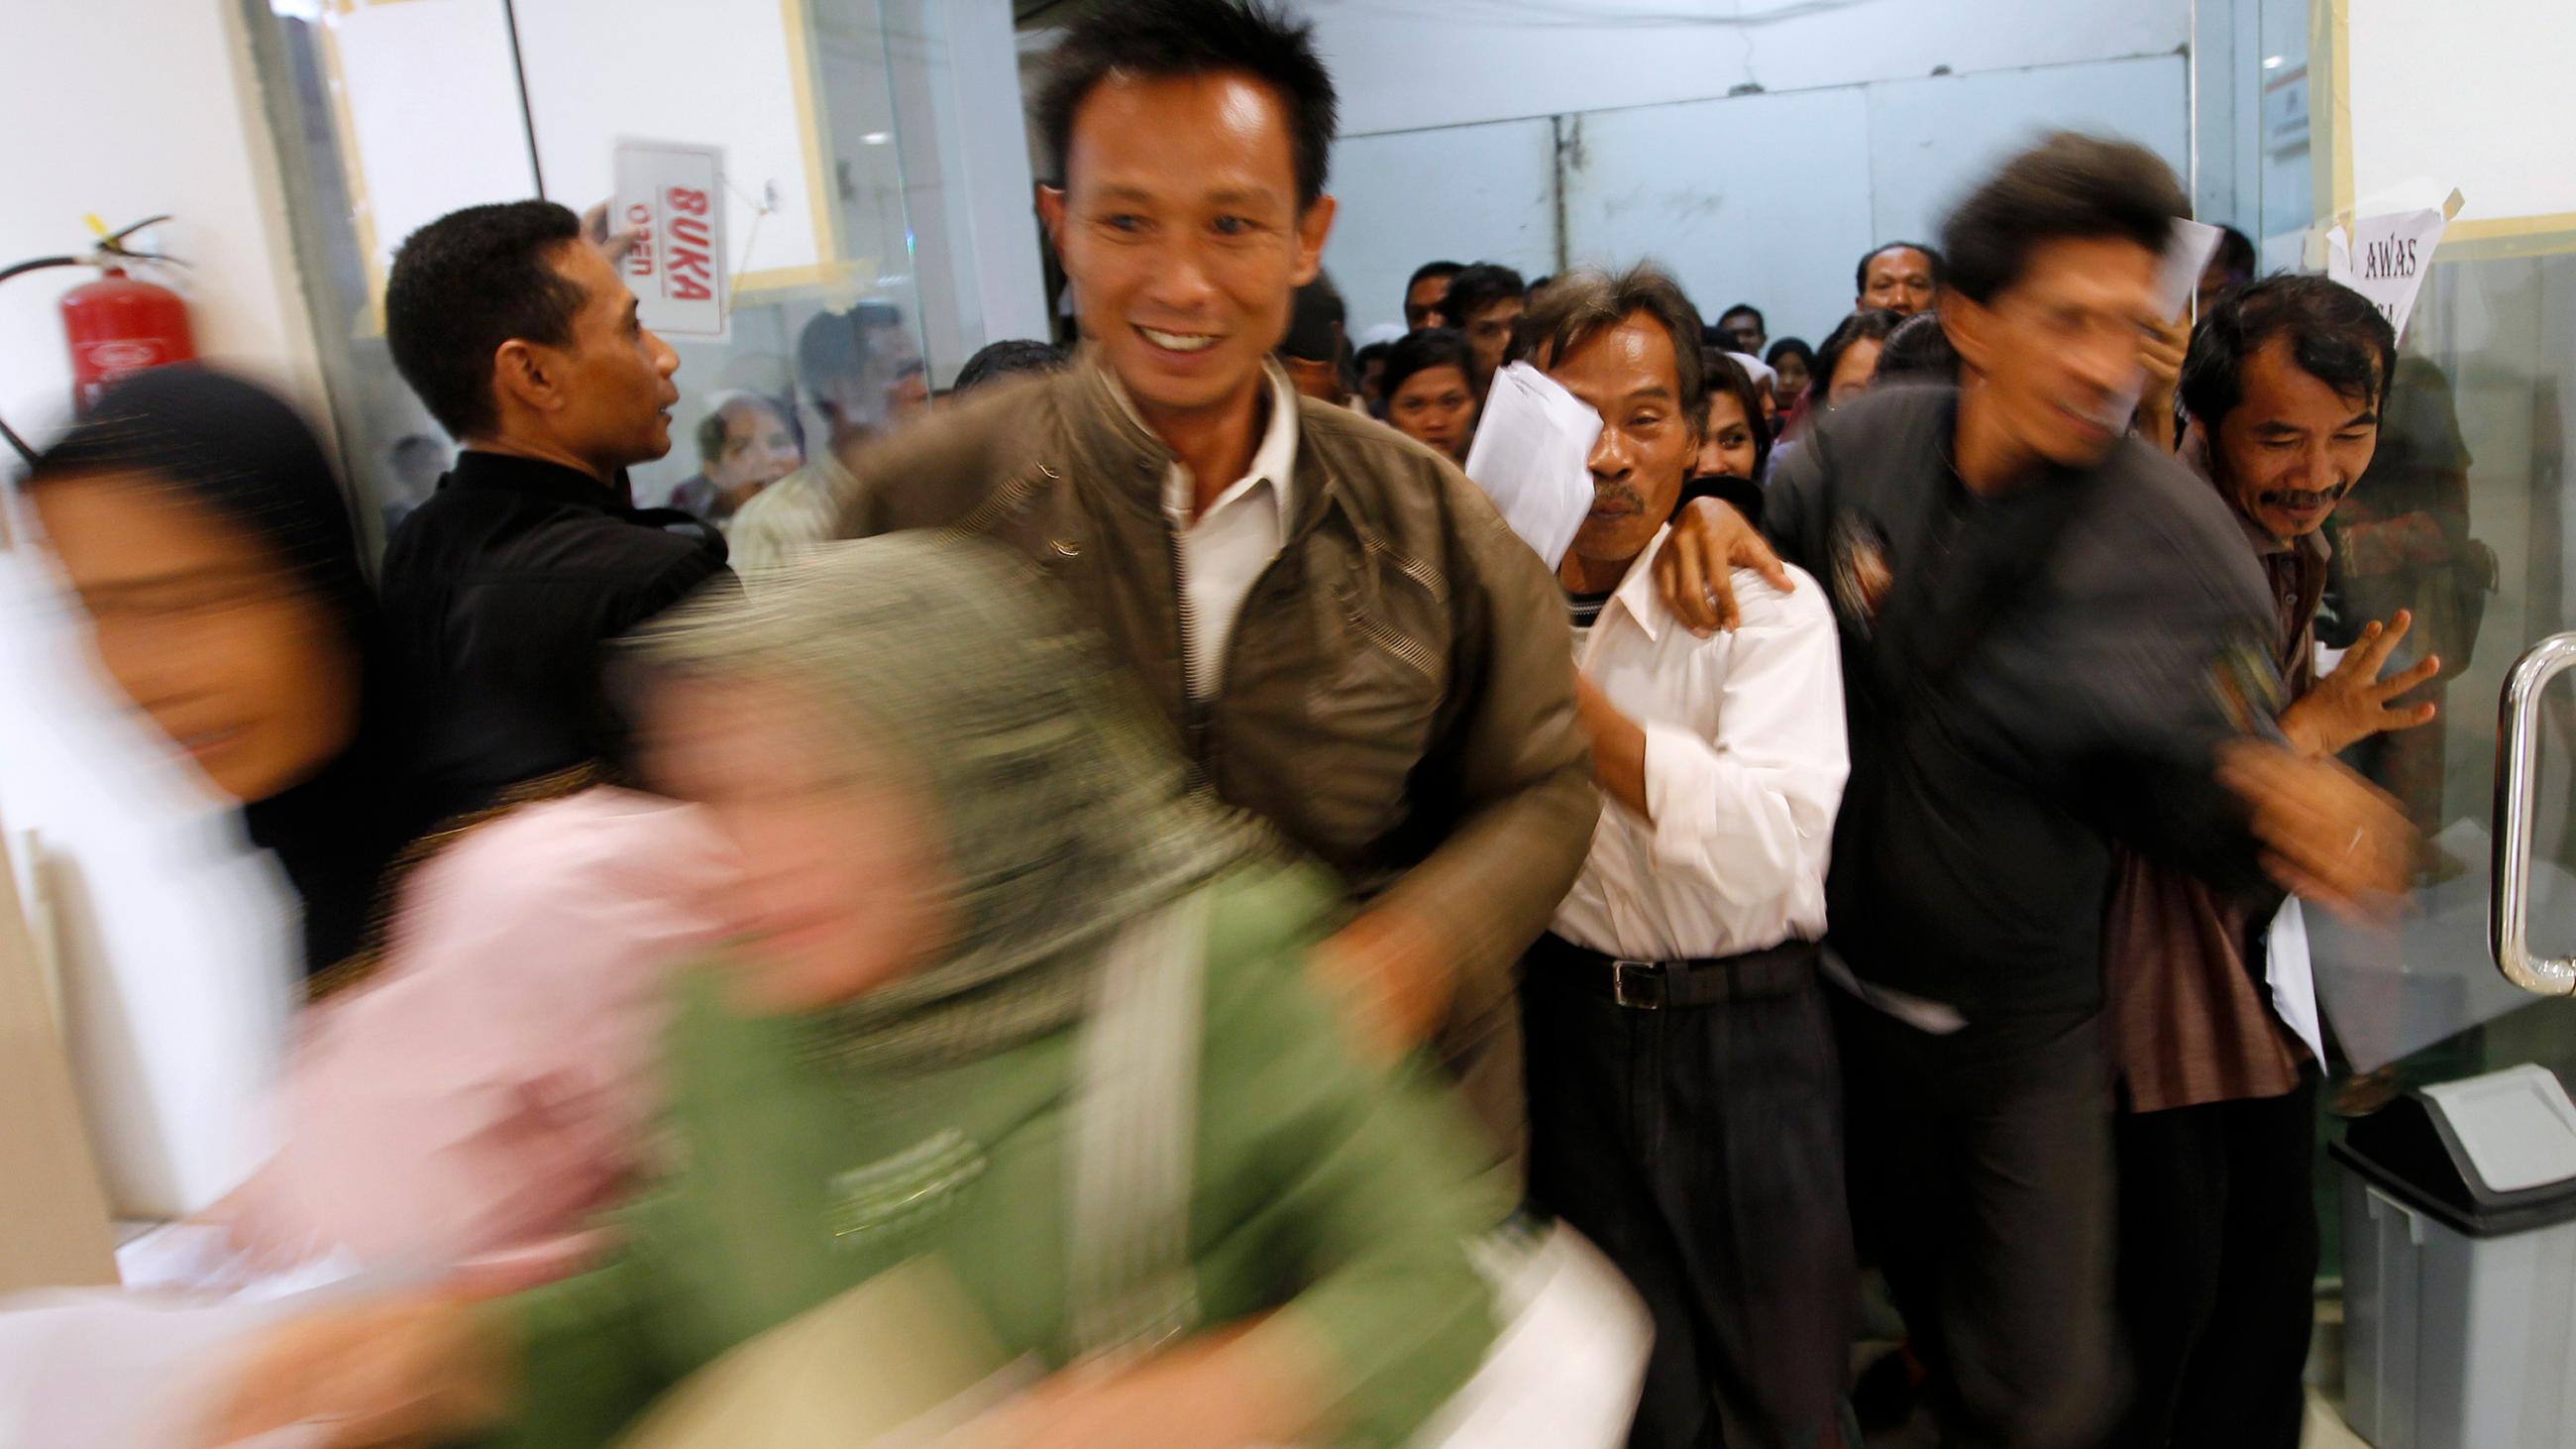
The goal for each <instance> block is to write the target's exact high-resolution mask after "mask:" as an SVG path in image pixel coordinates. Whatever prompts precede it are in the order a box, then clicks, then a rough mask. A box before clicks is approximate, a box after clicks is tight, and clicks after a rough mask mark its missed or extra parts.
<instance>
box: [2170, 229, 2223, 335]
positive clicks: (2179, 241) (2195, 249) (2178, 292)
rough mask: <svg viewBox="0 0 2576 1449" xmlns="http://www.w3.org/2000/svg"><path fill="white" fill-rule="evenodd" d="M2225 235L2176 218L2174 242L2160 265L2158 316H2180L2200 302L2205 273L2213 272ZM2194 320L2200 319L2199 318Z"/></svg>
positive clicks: (2172, 241) (2171, 242)
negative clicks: (2220, 243) (2215, 257)
mask: <svg viewBox="0 0 2576 1449" xmlns="http://www.w3.org/2000/svg"><path fill="white" fill-rule="evenodd" d="M2223 235H2225V233H2223V232H2221V231H2220V230H2219V229H2218V228H2217V227H2214V226H2211V225H2210V224H2209V223H2207V222H2205V221H2193V220H2192V219H2191V218H2189V217H2183V216H2178V217H2175V218H2174V223H2173V239H2172V240H2170V241H2168V242H2166V243H2165V253H2164V256H2163V257H2162V258H2160V259H2159V260H2158V261H2157V263H2156V306H2157V308H2158V309H2159V310H2158V312H2157V314H2156V315H2158V316H2160V317H2165V318H2174V317H2179V316H2181V315H2182V314H2183V309H2184V308H2185V307H2189V306H2193V305H2194V304H2196V303H2197V302H2198V301H2199V300H2200V277H2201V274H2202V273H2203V272H2206V271H2208V270H2209V259H2210V258H2211V257H2213V256H2215V255H2217V253H2218V239H2219V238H2220V237H2221V236H2223ZM2192 320H2193V321H2195V322H2197V321H2199V320H2200V319H2199V318H2198V317H2197V316H2195V317H2193V318H2192Z"/></svg>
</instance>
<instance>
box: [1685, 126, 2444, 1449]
mask: <svg viewBox="0 0 2576 1449" xmlns="http://www.w3.org/2000/svg"><path fill="white" fill-rule="evenodd" d="M2184 205H2185V203H2184V200H2183V196H2182V192H2181V188H2180V187H2179V185H2177V184H2176V182H2175V181H2174V179H2173V175H2172V172H2171V171H2170V170H2169V169H2168V168H2167V167H2166V166H2165V164H2164V163H2163V162H2162V161H2161V160H2158V159H2157V158H2156V157H2155V156H2154V155H2153V154H2151V153H2149V152H2147V151H2144V150H2142V149H2141V148H2138V147H2136V146H2131V145H2126V144H2121V143H2114V142H2107V141H2101V140H2096V139H2093V138H2089V137H2081V136H2073V135H2059V136H2056V137H2052V138H2051V139H2050V140H2048V141H2047V142H2045V143H2044V144H2042V145H2041V146H2039V147H2037V148H2036V149H2034V150H2032V151H2029V152H2026V153H2024V154H2023V155H2021V156H2018V157H2016V158H2014V159H2013V160H2011V161H2010V162H2008V163H2006V165H2005V166H2004V167H2003V169H2002V170H2001V171H1999V172H1998V173H1997V174H1996V175H1995V176H1994V177H1993V178H1992V179H1991V180H1989V181H1988V182H1987V183H1986V184H1985V185H1984V186H1982V187H1980V188H1979V189H1978V190H1977V191H1976V192H1975V193H1974V194H1972V195H1971V196H1970V197H1969V198H1968V199H1967V201H1965V202H1964V203H1963V204H1962V205H1961V207H1960V208H1959V210H1958V211H1957V212H1956V213H1954V214H1953V215H1952V217H1951V218H1950V221H1949V223H1948V224H1947V225H1946V226H1945V227H1944V229H1943V234H1942V250H1943V251H1944V252H1945V253H1946V255H1947V262H1948V271H1947V290H1946V291H1945V292H1944V294H1943V296H1944V300H1943V302H1942V305H1941V318H1942V322H1943V324H1944V326H1945V327H1946V328H1947V329H1948V331H1949V334H1950V338H1951V341H1952V342H1953V343H1954V344H1956V346H1957V348H1958V350H1959V354H1960V358H1961V360H1962V362H1963V364H1964V365H1965V367H1966V369H1968V370H1970V371H1971V372H1972V373H1973V375H1974V377H1975V379H1976V385H1975V386H1973V387H1971V388H1968V389H1965V390H1955V391H1954V390H1952V389H1949V388H1941V387H1899V388H1890V389H1886V390H1884V391H1883V392H1880V393H1875V394H1873V395H1871V396H1870V397H1868V398H1866V399H1864V400H1862V401H1861V402H1859V403H1857V404H1855V405H1853V406H1851V407H1848V408H1845V409H1843V410H1841V411H1840V412H1837V413H1836V414H1835V415H1834V416H1833V418H1831V419H1830V420H1828V421H1826V422H1824V423H1822V424H1820V425H1819V426H1818V427H1817V429H1816V431H1815V432H1814V434H1813V435H1812V436H1811V438H1810V441H1809V442H1808V444H1807V445H1806V446H1805V447H1803V448H1801V449H1800V450H1799V452H1798V455H1797V456H1796V457H1795V458H1793V459H1792V460H1790V461H1789V462H1788V463H1787V464H1785V465H1783V466H1782V468H1781V469H1780V470H1779V473H1778V476H1777V478H1776V479H1775V481H1774V482H1773V483H1772V485H1771V488H1770V490H1769V492H1768V494H1767V496H1766V497H1765V500H1764V505H1763V525H1764V527H1765V529H1766V530H1767V531H1768V532H1769V533H1770V535H1771V538H1772V540H1773V541H1774V542H1775V543H1776V544H1777V545H1778V546H1779V552H1780V554H1781V555H1782V556H1784V557H1785V558H1787V559H1788V560H1789V561H1790V562H1792V563H1795V564H1797V565H1799V566H1801V567H1802V568H1804V569H1806V570H1807V571H1808V572H1809V573H1811V574H1813V575H1814V576H1815V577H1816V578H1817V579H1818V580H1820V581H1821V583H1822V586H1823V587H1824V588H1825V589H1826V590H1827V592H1828V593H1829V594H1830V595H1831V596H1832V597H1831V602H1832V604H1833V607H1834V613H1835V617H1836V619H1837V620H1838V622H1839V623H1840V625H1841V631H1842V643H1843V674H1844V699H1845V704H1846V709H1847V716H1848V722H1849V726H1850V734H1851V750H1852V774H1851V781H1850V784H1849V786H1848V787H1847V788H1846V790H1845V792H1844V796H1843V807H1842V813H1841V815H1840V817H1839V818H1838V819H1837V821H1836V825H1835V835H1834V855H1833V868H1832V872H1831V875H1830V878H1829V881H1828V885H1827V893H1826V894H1827V904H1828V908H1829V911H1830V914H1831V925H1830V928H1829V932H1828V935H1827V938H1826V944H1827V947H1828V949H1829V951H1830V952H1831V953H1832V957H1833V959H1834V960H1836V961H1838V962H1839V963H1840V964H1841V968H1842V974H1843V976H1844V978H1845V979H1846V982H1847V984H1848V987H1849V998H1850V999H1848V1000H1847V1001H1846V1002H1845V1003H1844V1006H1845V1010H1844V1033H1843V1045H1844V1051H1843V1062H1844V1066H1845V1070H1846V1072H1847V1074H1848V1088H1849V1098H1848V1102H1849V1110H1848V1123H1849V1133H1850V1137H1851V1143H1852V1169H1853V1201H1854V1205H1855V1217H1856V1220H1857V1223H1858V1226H1859V1228H1860V1230H1861V1233H1862V1237H1863V1242H1864V1243H1865V1244H1867V1245H1869V1246H1872V1247H1874V1248H1875V1249H1876V1251H1877V1253H1878V1256H1879V1259H1880V1262H1881V1264H1882V1265H1883V1266H1884V1268H1885V1270H1886V1273H1887V1277H1888V1282H1889V1285H1890V1287H1891V1288H1892V1289H1893V1290H1894V1292H1895V1294H1896V1297H1897V1299H1898V1304H1899V1306H1900V1307H1901V1308H1902V1309H1903V1310H1904V1312H1905V1316H1906V1322H1907V1325H1908V1327H1909V1329H1910V1331H1911V1333H1912V1337H1913V1343H1914V1346H1915V1347H1916V1349H1917V1350H1918V1351H1919V1352H1920V1353H1921V1354H1922V1355H1923V1356H1924V1357H1925V1359H1926V1360H1927V1361H1928V1362H1929V1364H1930V1366H1931V1368H1932V1370H1933V1373H1934V1383H1933V1387H1934V1390H1935V1393H1936V1401H1937V1403H1938V1405H1939V1407H1940V1409H1941V1411H1942V1414H1943V1417H1944V1419H1945V1421H1946V1438H1945V1442H1949V1443H1958V1444H1972V1445H2016V1446H2030V1449H2042V1446H2064V1449H2076V1446H2093V1445H2098V1444H2099V1443H2101V1442H2102V1435H2103V1433H2104V1431H2105V1430H2106V1429H2107V1428H2108V1427H2109V1420H2110V1418H2111V1416H2112V1414H2113V1413H2114V1412H2115V1411H2116V1409H2117V1407H2118V1403H2119V1396H2118V1391H2117V1384H2118V1375H2117V1374H2116V1372H2115V1370H2114V1366H2113V1353H2112V1342H2113V1331H2112V1256H2111V1228H2112V1174H2111V1099H2110V1090H2109V1080H2108V1066H2107V1062H2106V1058H2105V1050H2104V1045H2103V1042H2102V1038H2101V1030H2100V1024H2099V1020H2098V1018H2099V1016H2100V1011H2101V1006H2102V982H2101V953H2102V917H2103V907H2104V902H2105V897H2106V894H2107V889H2108V885H2109V881H2110V875H2111V848H2112V844H2113V842H2114V841H2119V842H2123V843H2127V844H2130V845H2132V846H2134V847H2136V848H2137V849H2139V850H2140V851H2141V852H2143V853H2145V854H2147V855H2149V856H2151V857H2153V858H2157V859H2162V860H2169V861H2172V862H2175V863H2176V864H2178V865H2181V866H2183V867H2184V868H2186V869H2189V870H2192V871H2193V872H2195V873H2196V874H2199V875H2201V876H2202V877H2203V878H2206V879H2211V880H2214V881H2218V882H2221V883H2226V884H2238V885H2243V886H2251V885H2253V884H2255V883H2257V882H2259V881H2260V879H2261V871H2260V869H2259V868H2258V863H2259V866H2261V867H2269V868H2270V870H2271V871H2272V873H2273V874H2274V875H2275V876H2276V877H2278V878H2280V879H2282V880H2283V881H2284V883H2286V884H2289V885H2292V886H2294V887H2295V888H2297V889H2299V890H2300V892H2301V893H2302V894H2303V895H2309V896H2311V897H2312V898H2314V899H2317V900H2319V901H2321V902H2324V903H2329V904H2338V905H2352V904H2355V903H2357V902H2360V901H2362V900H2365V899H2367V898H2369V897H2371V896H2372V895H2373V894H2374V893H2393V892H2394V891H2396V890H2397V889H2398V888H2399V887H2400V885H2401V884H2402V881H2403V862H2404V860H2405V855H2406V851H2407V848H2408V842H2409V834H2408V832H2407V830H2406V828H2405V826H2404V822H2403V821H2402V820H2401V819H2400V818H2399V817H2398V816H2397V815H2396V813H2395V811H2394V810H2393V809H2392V808H2391V807H2390V805H2389V804H2388V802H2386V801H2385V800H2384V799H2383V798H2381V797H2379V796H2377V795H2376V794H2375V793H2374V792H2372V791H2371V790H2370V789H2369V788H2368V787H2367V786H2365V785H2363V784H2362V783H2361V782H2360V781H2359V780H2358V779H2357V778H2356V777H2354V776H2352V775H2351V773H2350V772H2349V771H2345V770H2343V769H2341V768H2340V767H2339V766H2336V765H2335V764H2333V763H2332V762H2331V761H2326V760H2319V759H2315V758H2312V757H2304V756H2301V755H2299V754H2296V753H2294V752H2293V751H2291V750H2290V749H2289V748H2287V747H2286V746H2285V745H2283V744H2282V743H2281V742H2280V740H2279V737H2278V732H2277V729H2276V728H2275V726H2274V724H2273V719H2274V716H2275V714H2276V712H2277V708H2278V705H2277V700H2278V694H2279V676H2278V673H2277V670H2276V669H2275V666H2274V662H2273V659H2272V651H2271V649H2270V648H2269V646H2268V644H2267V642H2266V641H2268V640H2269V639H2270V638H2271V636H2272V634H2273V633H2274V631H2275V630H2276V628H2277V624H2276V622H2275V619H2274V610H2273V603H2272V599H2271V596H2270V594H2269V593H2268V591H2267V590H2266V589H2265V588H2264V585H2263V579H2262V576H2261V574H2260V572H2259V571H2258V570H2257V569H2256V567H2255V564H2254V560H2253V557H2252V556H2251V554H2250V553H2249V552H2248V551H2247V550H2246V548H2245V546H2244V542H2243V535H2242V532H2241V530H2240V529H2239V528H2238V526H2237V524H2236V523H2235V521H2234V520H2233V519H2232V518H2231V517H2230V516H2229V513H2228V510H2227V508H2226V506H2225V505H2224V504H2223V503H2222V502H2221V501H2220V500H2219V498H2218V497H2217V495H2216V494H2215V492H2214V491H2213V490H2212V489H2211V488H2210V487H2209V485H2208V484H2207V483H2205V482H2202V481H2201V480H2199V479H2196V478H2193V477H2192V476H2191V475H2190V474H2189V473H2188V472H2187V471H2185V470H2184V469H2183V468H2181V467H2180V466H2179V465H2178V464H2176V463H2175V462H2174V461H2173V459H2172V458H2171V457H2170V456H2168V455H2165V454H2163V453H2161V452H2158V451H2156V450H2154V449H2152V448H2150V447H2149V446H2148V445H2147V444H2145V443H2144V442H2143V441H2141V440H2138V439H2135V438H2129V437H2126V436H2124V431H2125V428H2126V426H2127V422H2128V415H2129V413H2130V411H2131V409H2132V406H2133V399H2134V397H2135V396H2136V391H2137V388H2138V386H2139V384H2140V382H2141V380H2142V377H2143V368H2142V365H2141V359H2142V355H2143V354H2142V348H2143V338H2144V337H2145V335H2146V329H2148V328H2149V327H2151V326H2152V325H2153V324H2154V323H2155V322H2156V321H2157V320H2158V318H2157V315H2156V314H2157V312H2158V310H2159V309H2158V307H2157V305H2156V298H2155V281H2156V268H2157V262H2158V257H2159V255H2160V253H2161V251H2162V249H2163V247H2164V244H2165V240H2166V237H2167V235H2168V233H2169V229H2170V224H2171V219H2172V218H2173V217H2174V216H2177V215H2180V214H2181V213H2182V211H2183V209H2184ZM1692 507H1693V508H1694V509H1695V510H1709V509H1720V510H1722V507H1723V506H1722V505H1717V504H1710V503H1698V504H1694V505H1692ZM1731 518H1732V515H1729V514H1724V513H1723V512H1721V513H1719V514H1718V515H1716V516H1714V517H1699V518H1696V519H1695V520H1694V522H1693V525H1692V527H1693V531H1696V530H1697V529H1698V528H1700V527H1708V528H1710V530H1711V532H1712V533H1716V532H1725V531H1727V530H1728V529H1730V528H1732V527H1734V525H1731V524H1729V523H1727V522H1726V520H1728V519H1731ZM1681 532H1682V530H1678V529H1677V530H1676V538H1677V539H1678V538H1679V537H1680V536H1681ZM1694 547H1696V546H1694ZM1676 553H1679V554H1681V555H1683V557H1680V558H1678V559H1677V561H1676V567H1675V568H1674V569H1673V570H1671V571H1670V572H1668V573H1667V574H1666V575H1664V578H1665V581H1666V582H1667V583H1668V584H1669V585H1672V586H1673V587H1672V589H1671V593H1672V596H1673V597H1674V598H1675V599H1676V600H1677V607H1678V608H1679V609H1680V611H1681V612H1682V614H1683V615H1684V617H1685V619H1687V620H1688V621H1690V622H1691V623H1693V624H1694V625H1695V626H1699V625H1708V624H1713V623H1715V622H1716V619H1715V618H1714V617H1713V616H1714V615H1715V614H1716V613H1717V612H1718V611H1717V610H1716V609H1715V608H1713V607H1711V606H1710V605H1709V599H1710V598H1711V597H1712V596H1713V590H1712V587H1711V584H1712V580H1711V577H1710V575H1709V574H1708V573H1707V572H1706V568H1705V566H1706V563H1707V559H1708V557H1709V556H1710V555H1707V554H1700V555H1697V556H1692V555H1693V549H1689V548H1686V549H1682V550H1674V549H1672V548H1670V547H1669V546H1668V549H1667V554H1668V555H1673V554H1676ZM1730 553H1749V551H1747V550H1740V549H1737V548H1735V547H1734V546H1733V545H1732V543H1729V542H1719V543H1717V544H1715V546H1714V548H1713V554H1714V556H1716V557H1725V556H1727V555H1728V554H1730ZM1739 561H1744V562H1751V561H1753V560H1752V559H1751V558H1749V557H1747V558H1743V559H1739ZM1717 577H1718V580H1719V581H1722V578H1723V576H1722V575H1719V576H1717Z"/></svg>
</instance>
